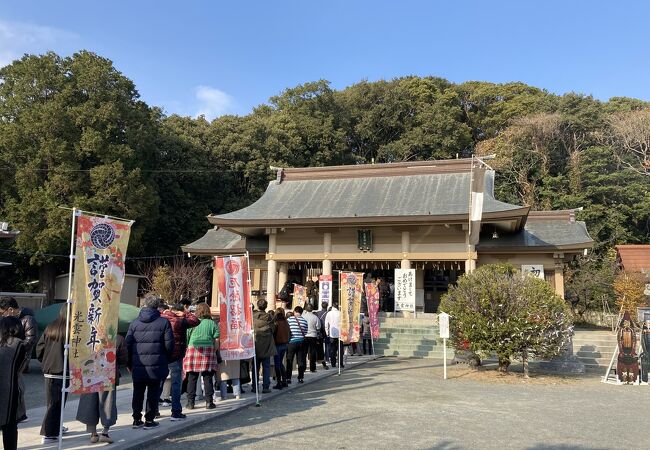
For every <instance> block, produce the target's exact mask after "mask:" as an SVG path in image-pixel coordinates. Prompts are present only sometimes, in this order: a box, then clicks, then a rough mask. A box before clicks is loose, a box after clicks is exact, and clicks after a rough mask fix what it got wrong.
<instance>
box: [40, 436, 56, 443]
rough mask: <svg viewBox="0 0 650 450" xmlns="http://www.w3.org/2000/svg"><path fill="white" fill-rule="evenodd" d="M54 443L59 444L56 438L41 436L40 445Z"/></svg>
mask: <svg viewBox="0 0 650 450" xmlns="http://www.w3.org/2000/svg"><path fill="white" fill-rule="evenodd" d="M55 442H59V437H58V436H43V438H42V439H41V444H53V443H55Z"/></svg>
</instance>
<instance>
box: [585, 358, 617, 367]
mask: <svg viewBox="0 0 650 450" xmlns="http://www.w3.org/2000/svg"><path fill="white" fill-rule="evenodd" d="M578 359H579V360H580V361H581V362H582V363H583V364H585V365H586V364H591V365H598V366H605V367H606V366H607V365H608V364H609V362H610V361H611V360H612V358H611V357H610V358H580V357H578Z"/></svg>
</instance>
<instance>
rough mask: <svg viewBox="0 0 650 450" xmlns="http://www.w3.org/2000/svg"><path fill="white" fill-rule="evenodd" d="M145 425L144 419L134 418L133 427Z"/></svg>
mask: <svg viewBox="0 0 650 450" xmlns="http://www.w3.org/2000/svg"><path fill="white" fill-rule="evenodd" d="M143 425H144V422H143V421H142V420H134V421H133V428H142V426H143Z"/></svg>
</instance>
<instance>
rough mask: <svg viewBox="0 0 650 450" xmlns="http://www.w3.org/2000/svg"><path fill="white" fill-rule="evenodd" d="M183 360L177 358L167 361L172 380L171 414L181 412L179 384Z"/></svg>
mask: <svg viewBox="0 0 650 450" xmlns="http://www.w3.org/2000/svg"><path fill="white" fill-rule="evenodd" d="M182 372H183V360H182V359H179V360H178V361H174V362H173V363H169V373H170V375H171V381H172V414H180V413H182V412H183V407H182V406H181V385H182V384H183V380H182V379H181V377H182V376H183V374H182Z"/></svg>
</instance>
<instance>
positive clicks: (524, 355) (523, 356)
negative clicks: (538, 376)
mask: <svg viewBox="0 0 650 450" xmlns="http://www.w3.org/2000/svg"><path fill="white" fill-rule="evenodd" d="M521 360H522V361H523V363H524V378H529V376H528V349H524V351H523V352H521Z"/></svg>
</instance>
